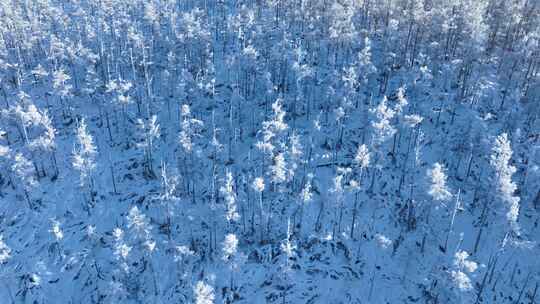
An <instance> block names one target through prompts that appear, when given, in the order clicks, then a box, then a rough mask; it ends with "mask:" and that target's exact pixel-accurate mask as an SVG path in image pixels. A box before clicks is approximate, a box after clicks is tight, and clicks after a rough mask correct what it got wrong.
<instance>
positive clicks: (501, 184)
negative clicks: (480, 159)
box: [490, 133, 520, 234]
mask: <svg viewBox="0 0 540 304" xmlns="http://www.w3.org/2000/svg"><path fill="white" fill-rule="evenodd" d="M511 158H512V148H511V147H510V141H509V139H508V135H507V134H506V133H503V134H501V135H499V136H497V138H496V139H495V144H494V146H493V148H492V154H491V159H490V163H491V166H493V168H494V170H495V174H496V176H495V182H496V183H497V191H498V193H499V196H500V198H501V201H502V202H503V203H504V204H505V205H506V209H507V212H506V220H507V221H508V223H509V225H510V229H511V231H512V232H514V233H517V234H519V224H518V223H517V220H518V216H519V200H520V199H519V197H518V196H514V193H515V192H516V189H517V185H516V184H515V183H514V182H513V181H512V175H514V173H515V172H516V167H514V166H512V165H511V162H510V160H511Z"/></svg>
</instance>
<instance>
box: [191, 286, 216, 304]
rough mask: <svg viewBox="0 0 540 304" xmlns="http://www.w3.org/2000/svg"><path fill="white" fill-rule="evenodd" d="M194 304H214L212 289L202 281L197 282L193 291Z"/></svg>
mask: <svg viewBox="0 0 540 304" xmlns="http://www.w3.org/2000/svg"><path fill="white" fill-rule="evenodd" d="M193 293H194V294H195V303H196V304H214V298H215V295H214V288H213V287H212V286H210V285H208V284H206V283H205V282H203V281H199V282H197V285H195V288H194V289H193Z"/></svg>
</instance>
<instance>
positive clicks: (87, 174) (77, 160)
mask: <svg viewBox="0 0 540 304" xmlns="http://www.w3.org/2000/svg"><path fill="white" fill-rule="evenodd" d="M96 156H97V150H96V147H95V146H94V139H93V138H92V135H90V133H89V132H88V127H87V125H86V121H85V120H84V119H82V120H81V121H80V122H79V127H78V128H77V144H76V145H75V147H74V149H73V162H72V165H73V167H74V168H75V169H76V170H77V171H79V175H80V185H81V186H82V187H86V188H87V189H88V192H89V194H90V197H89V199H90V200H93V199H94V198H93V193H92V192H93V189H94V179H93V177H92V173H93V172H94V170H95V169H96Z"/></svg>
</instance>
